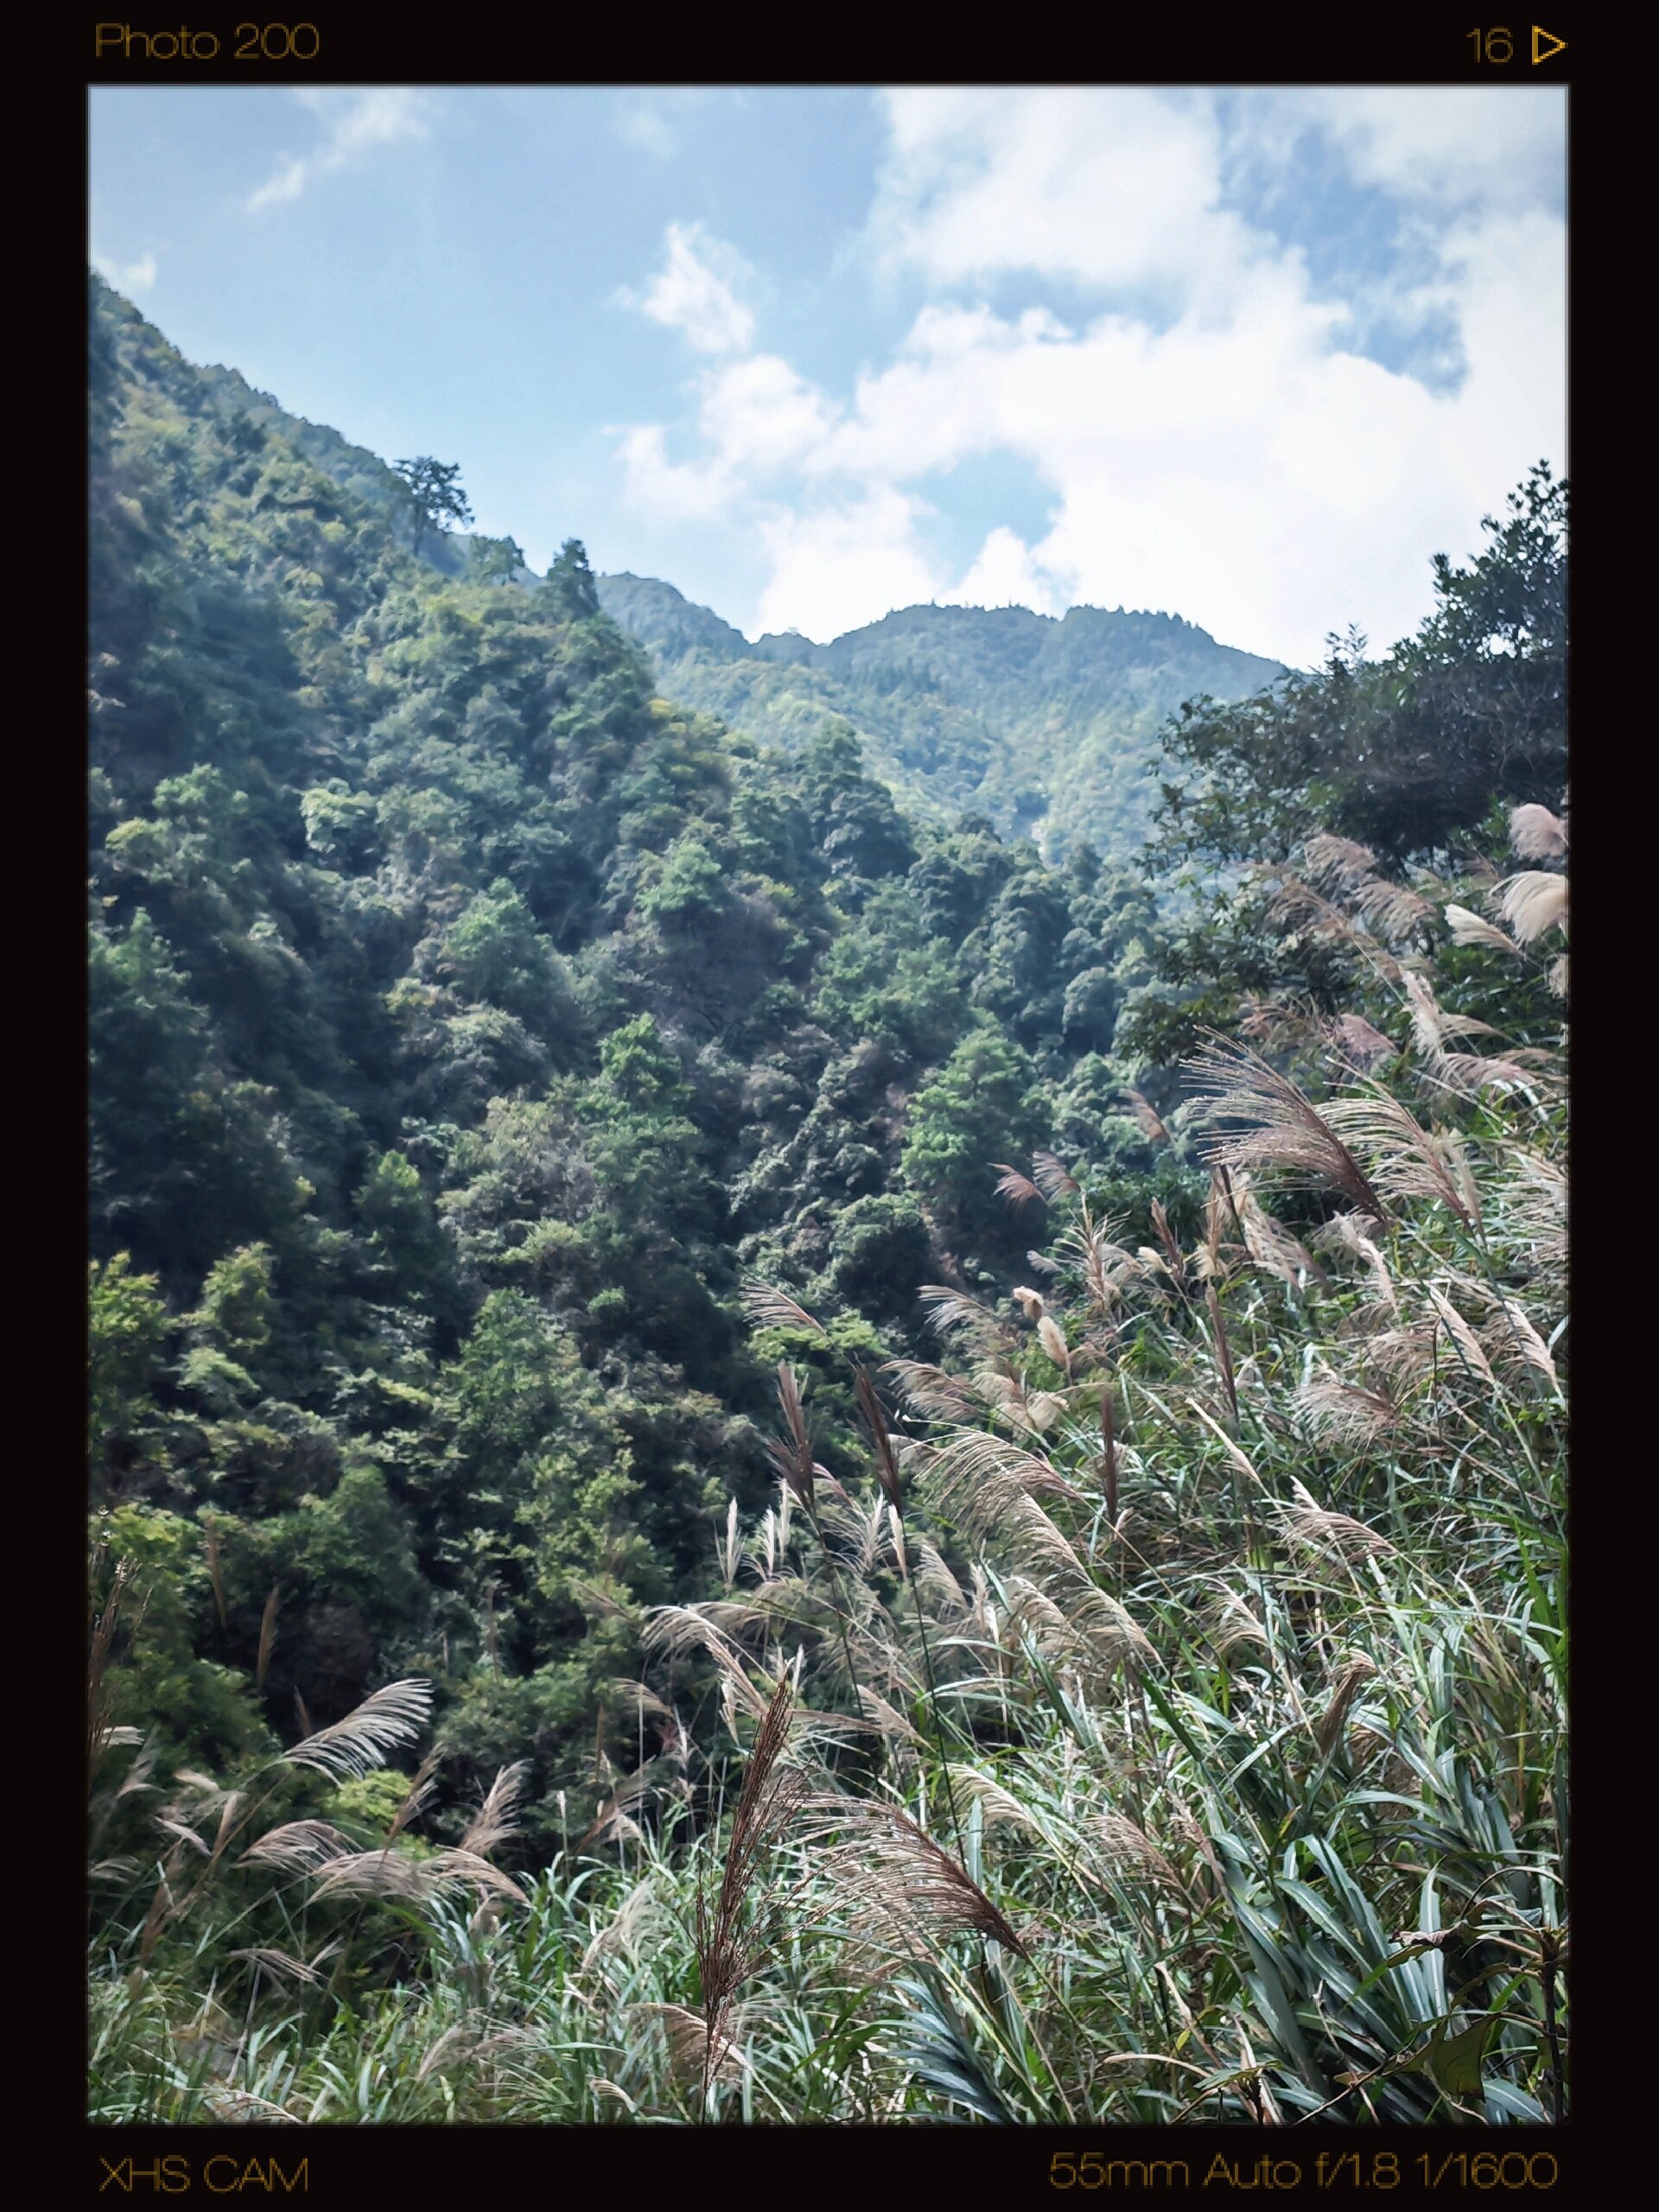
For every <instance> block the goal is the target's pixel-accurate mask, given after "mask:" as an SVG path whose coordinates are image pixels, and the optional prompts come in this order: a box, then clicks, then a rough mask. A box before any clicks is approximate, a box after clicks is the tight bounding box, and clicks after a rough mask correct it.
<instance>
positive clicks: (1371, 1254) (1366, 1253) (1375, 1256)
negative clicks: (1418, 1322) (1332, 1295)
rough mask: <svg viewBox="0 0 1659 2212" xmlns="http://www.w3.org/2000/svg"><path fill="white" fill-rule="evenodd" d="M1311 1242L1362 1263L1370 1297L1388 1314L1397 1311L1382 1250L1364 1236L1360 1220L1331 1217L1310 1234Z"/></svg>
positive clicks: (1347, 1216)
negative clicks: (1349, 1254)
mask: <svg viewBox="0 0 1659 2212" xmlns="http://www.w3.org/2000/svg"><path fill="white" fill-rule="evenodd" d="M1313 1242H1314V1243H1316V1244H1318V1245H1319V1246H1320V1247H1321V1249H1324V1250H1325V1251H1328V1252H1351V1253H1352V1254H1353V1255H1354V1256H1355V1257H1356V1258H1357V1259H1358V1260H1360V1261H1361V1262H1363V1264H1364V1267H1365V1268H1366V1270H1367V1273H1368V1274H1369V1277H1370V1294H1371V1295H1372V1296H1373V1297H1374V1298H1375V1299H1376V1300H1377V1301H1378V1302H1379V1303H1380V1304H1381V1305H1382V1306H1385V1307H1386V1308H1387V1310H1388V1311H1389V1313H1391V1314H1394V1315H1395V1316H1396V1317H1397V1316H1398V1314H1399V1312H1400V1299H1399V1294H1398V1293H1397V1292H1396V1290H1395V1285H1394V1277H1393V1275H1392V1274H1390V1273H1389V1263H1388V1262H1387V1261H1386V1260H1385V1259H1384V1258H1383V1254H1382V1251H1381V1250H1380V1249H1379V1248H1378V1247H1377V1245H1376V1244H1375V1243H1373V1242H1372V1240H1371V1239H1370V1237H1369V1236H1367V1235H1366V1234H1365V1230H1364V1226H1363V1219H1362V1217H1360V1216H1358V1215H1356V1214H1351V1213H1338V1214H1333V1215H1332V1217H1331V1219H1330V1220H1329V1221H1326V1222H1322V1223H1321V1224H1320V1225H1319V1228H1318V1229H1317V1230H1315V1231H1314V1232H1313Z"/></svg>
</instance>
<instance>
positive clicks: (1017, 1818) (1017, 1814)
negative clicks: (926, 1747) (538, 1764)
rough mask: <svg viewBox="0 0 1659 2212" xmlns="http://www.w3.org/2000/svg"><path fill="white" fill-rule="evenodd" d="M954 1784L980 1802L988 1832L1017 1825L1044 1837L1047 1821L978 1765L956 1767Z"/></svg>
mask: <svg viewBox="0 0 1659 2212" xmlns="http://www.w3.org/2000/svg"><path fill="white" fill-rule="evenodd" d="M950 1783H951V1787H952V1789H959V1790H960V1791H961V1792H962V1794H963V1796H964V1797H965V1798H966V1799H967V1800H968V1801H969V1803H971V1804H975V1805H977V1806H978V1808H979V1810H980V1816H981V1818H982V1821H983V1822H984V1824H985V1828H986V1832H987V1834H989V1833H991V1832H992V1831H993V1830H995V1829H998V1828H1013V1829H1018V1830H1021V1831H1023V1832H1024V1833H1025V1834H1027V1835H1036V1836H1040V1835H1042V1834H1043V1824H1042V1822H1041V1821H1039V1819H1038V1818H1037V1817H1036V1815H1034V1814H1033V1811H1032V1810H1031V1808H1030V1807H1029V1806H1028V1805H1026V1804H1023V1803H1022V1802H1020V1799H1019V1798H1018V1797H1016V1796H1014V1792H1013V1791H1012V1790H1011V1789H1004V1788H1003V1786H1002V1784H1001V1783H1000V1782H998V1781H997V1780H995V1777H993V1776H991V1775H988V1774H982V1772H981V1771H980V1770H979V1769H978V1768H977V1767H976V1766H952V1767H951V1769H950Z"/></svg>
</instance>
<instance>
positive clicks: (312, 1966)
mask: <svg viewBox="0 0 1659 2212" xmlns="http://www.w3.org/2000/svg"><path fill="white" fill-rule="evenodd" d="M229 1955H230V1956H231V1957H232V1958H233V1959H243V1960H245V1961H247V1962H248V1964H249V1965H251V1966H252V1967H254V1968H255V1969H256V1970H257V1972H259V1973H262V1974H270V1977H271V1979H272V1980H276V1981H302V1982H304V1983H306V1984H308V1986H310V1987H311V1988H313V1989H315V1988H317V1987H319V1986H321V1981H322V1976H321V1974H319V1973H318V1972H317V1968H316V1963H315V1961H313V1960H310V1959H296V1957H295V1956H294V1954H293V1953H292V1952H291V1951H279V1950H276V1949H274V1948H271V1946H270V1945H269V1944H264V1943H255V1944H251V1945H250V1947H249V1948H247V1949H246V1950H245V1951H232V1952H231V1953H230V1954H229ZM318 1956H319V1957H320V1958H321V1957H327V1953H326V1952H321V1953H319V1954H318Z"/></svg>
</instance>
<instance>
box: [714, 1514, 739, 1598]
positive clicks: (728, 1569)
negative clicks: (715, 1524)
mask: <svg viewBox="0 0 1659 2212" xmlns="http://www.w3.org/2000/svg"><path fill="white" fill-rule="evenodd" d="M742 1557H743V1547H742V1545H741V1542H740V1541H739V1538H738V1529H737V1500H736V1499H735V1498H733V1499H732V1500H731V1502H730V1503H729V1504H728V1506H727V1508H726V1533H725V1537H724V1540H723V1541H722V1540H721V1538H720V1537H719V1536H716V1537H715V1559H716V1560H718V1561H719V1563H720V1579H721V1584H722V1586H724V1588H725V1589H726V1591H727V1592H728V1593H729V1592H731V1591H732V1590H734V1588H735V1587H736V1586H737V1570H738V1567H739V1565H740V1564H741V1560H742Z"/></svg>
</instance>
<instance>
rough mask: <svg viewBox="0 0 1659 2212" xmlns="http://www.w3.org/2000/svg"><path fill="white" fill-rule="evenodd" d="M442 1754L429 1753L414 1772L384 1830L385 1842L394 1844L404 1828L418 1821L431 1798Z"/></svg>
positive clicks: (436, 1752) (437, 1752)
mask: <svg viewBox="0 0 1659 2212" xmlns="http://www.w3.org/2000/svg"><path fill="white" fill-rule="evenodd" d="M441 1757H442V1753H441V1752H439V1751H435V1750H434V1751H429V1752H428V1753H427V1755H426V1757H425V1758H423V1760H422V1761H421V1763H420V1764H419V1766H417V1767H416V1770H415V1775H414V1779H413V1780H412V1781H411V1782H410V1785H409V1788H408V1789H406V1790H405V1791H404V1799H403V1802H402V1803H401V1804H400V1805H399V1806H398V1808H397V1811H396V1812H395V1813H394V1814H393V1815H392V1816H391V1827H389V1828H388V1829H387V1830H386V1841H387V1842H388V1843H396V1842H397V1839H398V1837H399V1836H400V1835H402V1834H403V1833H404V1829H405V1828H408V1827H412V1826H413V1825H414V1823H415V1822H416V1821H418V1820H419V1819H420V1817H421V1815H422V1814H423V1813H424V1812H425V1810H426V1808H427V1806H428V1805H429V1803H430V1802H431V1798H432V1777H433V1775H434V1773H435V1771H436V1769H437V1764H438V1761H439V1759H440V1758H441Z"/></svg>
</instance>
